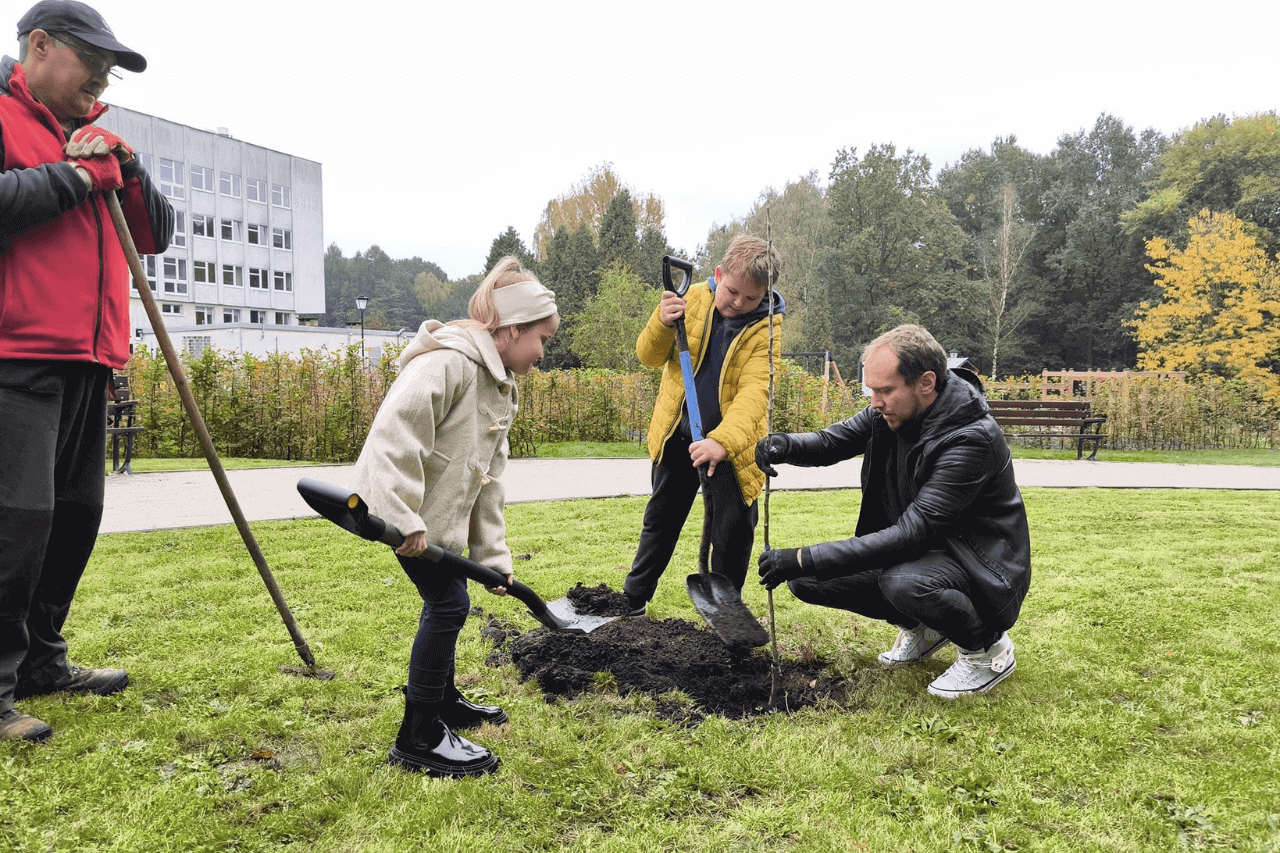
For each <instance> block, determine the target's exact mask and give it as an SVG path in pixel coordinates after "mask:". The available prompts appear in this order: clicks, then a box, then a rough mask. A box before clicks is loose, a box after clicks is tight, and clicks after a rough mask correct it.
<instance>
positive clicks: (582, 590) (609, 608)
mask: <svg viewBox="0 0 1280 853" xmlns="http://www.w3.org/2000/svg"><path fill="white" fill-rule="evenodd" d="M566 598H568V599H569V601H571V602H572V603H573V609H574V610H576V611H578V612H579V613H581V614H582V615H583V616H626V615H627V611H628V610H629V609H630V608H629V607H628V606H627V597H626V596H625V595H623V594H622V593H620V592H614V591H613V590H612V589H610V588H609V585H608V584H604V583H602V584H597V585H596V586H583V585H582V584H578V585H577V586H575V587H574V588H573V589H571V590H569V592H568V593H567V594H566Z"/></svg>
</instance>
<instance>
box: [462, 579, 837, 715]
mask: <svg viewBox="0 0 1280 853" xmlns="http://www.w3.org/2000/svg"><path fill="white" fill-rule="evenodd" d="M568 595H569V598H570V599H571V600H572V601H574V603H575V606H576V607H579V608H580V609H579V612H586V611H585V609H584V608H585V607H605V608H609V607H611V600H612V598H613V597H616V598H617V599H619V600H621V601H622V608H623V610H622V612H625V608H626V600H625V598H624V597H623V596H622V594H621V593H616V592H613V591H612V590H610V589H609V588H608V587H607V586H605V585H604V584H601V585H600V586H599V587H593V588H586V587H582V586H581V585H579V586H578V587H575V588H574V589H572V590H570V591H569V594H568ZM580 600H581V601H583V602H585V604H579V601H580ZM613 612H614V611H613V610H609V612H608V613H596V612H594V611H593V615H613ZM481 633H483V634H484V635H485V636H486V637H487V638H489V639H490V641H492V642H493V643H494V645H495V646H496V648H495V651H494V653H493V654H491V655H490V657H489V663H490V664H491V665H495V666H496V665H500V664H501V663H504V662H505V661H506V660H508V659H509V660H510V661H511V662H512V663H514V664H515V665H516V668H517V669H518V670H519V672H520V680H521V681H527V680H528V679H530V678H533V679H536V680H537V682H538V686H539V687H541V688H542V691H543V693H544V694H546V697H547V701H556V700H557V699H560V698H572V697H574V696H577V695H578V694H581V693H583V692H585V691H587V690H589V689H591V688H593V687H595V688H596V689H599V685H600V684H602V683H603V684H611V685H616V687H617V691H618V694H619V695H621V696H627V695H630V694H632V693H634V692H640V693H644V694H646V695H648V696H651V697H653V698H654V699H655V700H657V701H658V705H657V714H658V716H659V717H662V718H664V719H669V720H672V721H675V722H680V723H685V724H696V723H698V722H701V720H702V719H703V718H704V717H705V716H706V715H708V714H718V715H720V716H724V717H728V718H730V719H742V718H745V717H751V716H754V715H757V714H766V713H775V712H778V711H781V712H789V711H794V710H796V709H799V708H803V707H806V706H808V705H813V704H815V703H816V702H817V701H818V700H819V699H820V698H822V697H823V696H833V695H837V694H839V693H841V692H842V686H841V684H839V683H837V682H834V681H831V680H829V679H826V678H824V677H823V671H822V668H821V667H819V666H816V665H812V664H801V663H797V662H794V661H787V660H784V661H782V662H781V664H780V667H779V673H778V690H777V697H778V698H777V703H776V704H777V707H776V708H773V707H770V697H771V695H772V687H773V685H772V673H771V671H770V670H771V668H772V659H771V658H770V656H769V654H768V649H767V647H766V648H765V649H760V650H758V651H756V652H755V653H753V654H746V653H743V652H741V651H738V652H735V651H734V650H732V649H730V648H729V647H727V646H726V645H725V644H724V643H723V642H722V641H721V640H720V638H719V637H717V636H716V634H715V633H714V632H712V631H711V630H709V629H707V628H704V627H702V626H700V625H695V624H693V623H692V622H688V621H685V620H683V619H661V620H656V619H648V618H640V619H619V620H617V621H615V622H610V623H609V624H607V625H604V626H603V627H600V628H597V629H596V630H594V631H592V632H591V633H590V634H570V633H567V632H560V631H551V630H548V629H546V628H538V629H535V630H531V631H527V632H524V633H519V632H516V631H514V630H512V629H510V628H509V627H505V626H503V625H501V624H500V623H498V620H496V619H490V620H489V624H488V627H486V628H485V629H483V631H482V632H481ZM508 656H509V657H508ZM597 673H607V674H608V675H610V676H612V678H611V679H603V680H601V679H598V678H597ZM672 691H679V692H681V693H683V694H684V695H685V696H688V697H689V699H690V700H692V705H690V704H689V703H687V702H680V701H678V700H673V699H671V697H667V698H666V699H663V698H662V697H663V696H664V695H665V694H669V693H671V692H672Z"/></svg>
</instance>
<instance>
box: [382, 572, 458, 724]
mask: <svg viewBox="0 0 1280 853" xmlns="http://www.w3.org/2000/svg"><path fill="white" fill-rule="evenodd" d="M396 559H397V560H399V561H400V565H401V567H402V568H403V569H404V573H405V574H406V575H408V576H409V580H411V581H413V585H414V586H416V587H417V588H418V594H419V595H420V596H422V615H421V616H419V617H418V633H417V635H416V636H415V637H414V638H413V649H412V651H410V653H409V685H408V687H407V688H406V690H405V696H406V697H407V698H408V700H409V701H410V702H421V703H436V702H440V701H442V700H443V699H444V696H445V690H446V688H447V687H448V685H449V684H450V683H451V682H452V680H453V668H454V657H455V653H456V651H457V647H458V632H459V631H461V630H462V626H463V624H464V623H465V622H466V621H467V612H468V611H469V610H470V609H471V596H470V595H469V594H468V593H467V579H466V578H461V577H454V576H452V575H449V574H448V573H447V572H445V571H444V570H442V568H441V566H440V564H439V563H433V562H431V561H430V560H424V559H422V558H421V557H401V556H399V555H397V556H396Z"/></svg>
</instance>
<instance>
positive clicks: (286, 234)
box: [271, 228, 293, 251]
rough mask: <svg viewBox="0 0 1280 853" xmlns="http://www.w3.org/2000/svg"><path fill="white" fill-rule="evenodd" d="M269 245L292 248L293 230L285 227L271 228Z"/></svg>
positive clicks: (278, 247)
mask: <svg viewBox="0 0 1280 853" xmlns="http://www.w3.org/2000/svg"><path fill="white" fill-rule="evenodd" d="M271 245H273V246H275V247H276V248H277V249H288V250H290V251H292V250H293V232H292V231H290V230H288V229H287V228H272V229H271Z"/></svg>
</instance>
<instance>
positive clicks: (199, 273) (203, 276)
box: [191, 261, 218, 284]
mask: <svg viewBox="0 0 1280 853" xmlns="http://www.w3.org/2000/svg"><path fill="white" fill-rule="evenodd" d="M216 269H217V264H215V263H214V262H213V261H195V262H194V263H192V264H191V279H192V280H193V281H195V282H198V283H200V284H217V283H218V278H217V276H216V275H215V274H214V271H215V270H216Z"/></svg>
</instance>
